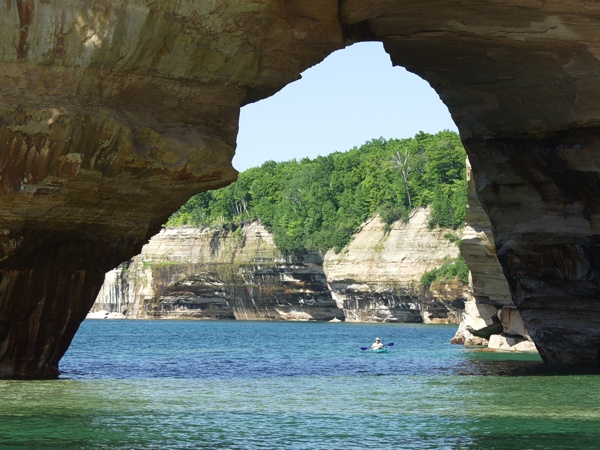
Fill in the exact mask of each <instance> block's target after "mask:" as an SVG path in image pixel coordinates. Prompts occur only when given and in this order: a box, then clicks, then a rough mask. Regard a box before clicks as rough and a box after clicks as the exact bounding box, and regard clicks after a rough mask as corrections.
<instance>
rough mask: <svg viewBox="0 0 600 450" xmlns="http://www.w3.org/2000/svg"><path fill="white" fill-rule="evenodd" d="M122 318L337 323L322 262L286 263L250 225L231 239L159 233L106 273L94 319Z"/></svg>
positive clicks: (210, 232)
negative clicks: (103, 315) (106, 314)
mask: <svg viewBox="0 0 600 450" xmlns="http://www.w3.org/2000/svg"><path fill="white" fill-rule="evenodd" d="M102 310H103V311H107V312H115V313H121V314H123V315H124V316H125V317H127V318H136V319H139V318H143V319H146V318H153V319H156V318H178V319H181V318H190V319H239V320H327V321H328V320H333V319H336V318H337V319H338V320H342V319H343V317H344V312H343V311H342V310H341V309H340V308H338V306H337V304H336V302H335V301H334V300H333V299H332V297H331V293H330V292H329V289H328V287H327V282H326V280H325V274H324V273H323V269H322V258H321V257H320V256H319V255H316V254H312V253H311V254H307V255H305V256H304V257H303V258H285V257H284V256H283V255H281V253H280V252H279V251H278V250H277V248H276V247H275V244H274V243H273V236H272V235H271V234H270V233H269V232H267V231H266V230H265V229H264V227H263V226H261V225H260V224H258V223H256V222H254V223H250V224H247V225H245V226H244V227H243V228H238V229H237V230H235V231H233V232H232V231H226V230H215V229H209V228H195V227H174V228H166V229H163V230H162V231H161V232H160V233H159V234H158V235H156V236H155V237H153V238H152V239H151V240H150V242H149V243H148V244H147V245H145V246H144V248H143V249H142V252H141V254H140V255H138V256H136V257H134V258H133V259H132V261H130V262H129V263H126V264H123V265H121V266H120V267H119V268H117V269H115V270H113V271H111V272H109V273H108V274H107V276H106V282H105V283H104V286H103V288H102V290H101V291H100V295H99V296H98V299H97V300H96V302H95V304H94V307H93V308H92V312H93V313H96V312H98V311H102Z"/></svg>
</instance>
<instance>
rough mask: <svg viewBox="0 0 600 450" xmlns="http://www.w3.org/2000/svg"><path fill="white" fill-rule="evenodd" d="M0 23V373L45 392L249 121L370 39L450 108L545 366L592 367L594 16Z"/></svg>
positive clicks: (329, 8) (106, 8) (214, 180)
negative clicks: (100, 310) (120, 279)
mask: <svg viewBox="0 0 600 450" xmlns="http://www.w3.org/2000/svg"><path fill="white" fill-rule="evenodd" d="M0 10H1V14H0V33H2V39H1V40H0V61H1V62H2V64H1V65H0V72H1V75H2V77H1V78H0V80H1V81H0V124H1V127H0V177H1V179H0V205H1V207H0V376H3V377H7V376H23V377H47V376H55V375H56V374H57V373H58V362H59V360H60V358H61V357H62V355H63V354H64V352H65V351H66V349H67V348H68V345H69V343H70V341H71V339H72V337H73V335H74V333H75V332H76V330H77V328H78V326H79V323H80V322H81V321H82V320H83V318H84V317H85V314H86V312H87V310H88V309H89V307H90V306H91V304H92V302H93V301H94V298H95V295H96V293H97V291H98V289H99V288H100V285H101V283H102V279H103V274H104V272H105V271H107V270H109V269H111V268H112V267H114V266H116V265H117V264H118V263H119V262H121V261H123V260H126V259H128V258H130V257H131V256H132V255H134V254H135V253H136V252H138V251H139V250H140V248H141V246H142V245H143V244H144V243H145V242H146V241H147V239H148V238H149V237H150V236H152V235H153V234H155V233H156V232H157V231H158V229H159V228H160V225H161V224H162V223H163V222H164V221H165V220H166V218H167V217H168V216H169V215H170V214H171V213H172V212H173V211H174V210H175V209H177V208H178V207H179V206H180V205H181V204H182V203H183V202H184V201H185V200H186V199H187V198H188V197H189V196H190V195H192V194H194V193H196V192H199V191H202V190H206V189H214V188H217V187H220V186H223V185H226V184H228V183H230V182H231V181H233V180H234V179H235V176H236V173H235V171H234V170H233V169H232V168H231V164H230V161H231V159H232V156H233V152H234V149H235V138H236V134H237V120H238V115H239V108H240V106H241V105H243V104H244V103H248V102H251V101H255V100H258V99H260V98H264V97H266V96H268V95H272V94H273V93H275V92H276V91H277V90H279V89H280V88H281V87H283V86H284V85H285V84H287V83H289V82H291V81H293V80H294V79H297V78H298V76H299V73H300V72H302V71H303V70H304V69H306V68H307V67H309V66H311V65H314V64H316V63H318V62H320V61H321V60H322V59H323V58H324V57H325V56H326V55H327V54H329V53H331V52H332V51H334V50H336V49H338V48H341V47H343V46H344V45H345V44H347V43H350V42H353V41H356V40H380V41H382V42H383V43H384V46H385V48H386V50H387V51H388V53H389V54H390V56H391V59H392V62H393V63H394V64H398V65H403V66H405V67H407V68H408V69H409V70H411V71H413V72H415V73H417V74H419V75H420V76H422V77H423V78H425V79H426V80H428V81H429V82H430V83H431V85H432V86H433V87H434V88H435V89H436V90H437V92H438V93H439V94H440V97H441V98H442V100H443V101H444V102H445V103H446V105H447V106H448V107H449V109H450V112H451V114H452V115H453V118H454V120H455V122H456V123H457V126H458V127H459V129H460V132H461V135H462V137H463V139H464V143H465V145H466V147H467V151H468V153H469V157H470V160H471V163H472V165H473V171H474V173H475V181H476V186H477V190H478V194H479V197H480V200H481V203H482V205H483V208H484V209H485V211H486V212H487V214H488V215H489V217H490V220H491V223H492V227H493V230H494V235H495V240H496V247H497V251H498V254H499V257H500V261H501V263H502V265H503V269H504V272H505V275H506V276H507V279H508V281H509V284H510V286H511V290H512V294H513V299H514V301H515V302H516V304H517V305H518V306H519V308H520V309H521V313H522V315H523V317H524V319H525V320H526V322H527V326H528V329H529V331H530V333H531V336H532V337H533V339H534V340H535V341H536V343H537V345H538V346H539V348H540V351H541V353H542V355H543V356H544V357H545V358H546V359H547V361H549V362H556V363H574V362H584V363H593V364H596V363H597V362H598V349H599V348H600V332H598V331H597V330H600V327H598V326H597V325H598V322H600V313H599V311H598V309H599V308H598V301H597V300H596V299H597V298H598V295H597V294H598V292H597V290H598V287H597V286H598V280H597V277H598V273H599V271H598V264H599V263H598V262H597V261H600V255H599V252H598V244H597V242H598V240H599V239H598V234H599V233H598V225H597V222H598V221H597V217H598V212H597V210H598V208H597V207H596V202H595V198H596V195H595V193H596V192H595V191H596V190H597V189H598V187H597V186H599V183H598V173H599V162H598V158H597V156H596V155H597V154H598V152H597V151H596V147H597V141H598V137H597V136H598V131H597V130H598V128H597V127H598V120H599V119H600V112H599V111H598V108H599V106H598V105H600V102H599V101H598V98H597V96H598V95H600V94H599V93H600V89H598V88H599V86H598V74H599V73H600V64H599V61H598V59H597V58H596V55H597V54H598V48H599V47H598V44H597V37H596V34H597V33H595V29H596V25H597V24H596V22H595V20H596V19H595V18H596V17H597V14H598V13H599V12H600V6H597V5H596V3H595V2H589V1H584V0H580V1H560V2H559V1H546V2H541V1H535V0H527V1H525V0H520V1H517V0H514V1H502V0H488V1H485V2H484V4H483V5H482V2H481V0H472V1H450V0H447V1H428V2H422V1H416V0H414V1H413V0H404V1H399V0H395V1H393V0H385V1H381V0H378V1H372V2H370V1H364V0H361V1H359V0H345V1H341V2H334V1H328V0H319V1H317V0H302V1H300V0H297V1H285V2H276V1H273V0H262V1H233V0H229V1H207V2H179V1H175V0H166V1H161V2H156V1H151V0H146V1H143V0H134V1H128V2H122V1H117V0H112V1H111V0H104V1H92V0H90V1H85V2H68V1H66V0H55V1H53V2H48V1H45V0H38V1H35V0H15V1H11V0H8V1H6V2H4V3H3V5H2V6H0Z"/></svg>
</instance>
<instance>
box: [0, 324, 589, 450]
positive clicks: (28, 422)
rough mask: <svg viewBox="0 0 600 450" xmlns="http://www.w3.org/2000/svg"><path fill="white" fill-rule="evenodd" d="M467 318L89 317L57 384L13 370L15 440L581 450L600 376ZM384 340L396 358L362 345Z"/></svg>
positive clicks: (3, 427) (8, 430)
mask: <svg viewBox="0 0 600 450" xmlns="http://www.w3.org/2000/svg"><path fill="white" fill-rule="evenodd" d="M455 330H456V326H445V325H441V326H437V325H408V324H346V323H313V322H310V323H305V322H302V323H299V322H297V323H281V322H235V321H232V322H216V321H215V322H211V321H129V320H126V321H121V320H117V321H108V320H104V321H103V320H87V321H85V322H84V323H83V324H82V326H81V329H80V331H79V333H78V334H77V336H76V338H75V340H74V342H73V344H72V346H71V348H70V350H69V351H68V353H67V355H66V356H65V357H64V359H63V361H62V363H61V370H62V375H61V377H60V379H59V380H53V381H0V399H1V400H0V402H1V403H0V405H1V408H0V448H1V449H12V448H14V449H17V448H18V449H21V448H26V449H67V448H76V449H205V448H206V449H212V448H225V449H553V448H555V449H570V448H572V449H582V448H598V446H600V378H599V376H598V375H594V374H585V373H581V372H575V371H570V372H563V373H560V374H556V373H553V372H551V371H550V370H549V369H548V368H547V367H546V366H544V365H542V364H541V363H540V360H539V357H537V356H533V355H514V354H499V353H489V352H481V351H477V350H469V349H465V348H464V347H461V346H453V345H450V344H449V341H450V339H451V338H452V336H453V335H454V332H455ZM376 336H379V337H381V338H382V340H383V341H384V342H387V343H389V342H393V343H394V344H395V345H394V346H393V347H389V348H390V351H389V352H388V353H385V354H372V353H370V352H363V351H361V350H360V347H361V346H368V345H370V343H371V342H372V341H373V339H374V338H375V337H376Z"/></svg>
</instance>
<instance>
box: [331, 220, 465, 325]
mask: <svg viewBox="0 0 600 450" xmlns="http://www.w3.org/2000/svg"><path fill="white" fill-rule="evenodd" d="M428 222H429V211H428V209H427V208H418V209H416V210H415V211H414V212H413V214H412V215H411V217H410V220H409V221H408V223H403V222H402V221H397V222H394V223H393V224H392V226H391V227H390V229H389V230H387V229H386V226H385V224H384V223H383V222H382V221H381V219H379V217H374V218H372V219H370V220H369V221H367V222H366V223H365V224H363V226H362V227H361V229H360V231H359V232H358V233H357V234H356V235H355V236H354V238H353V239H352V241H351V242H350V244H348V245H347V246H346V247H345V248H344V249H342V251H340V253H338V254H336V253H335V252H333V251H331V250H330V251H329V252H327V254H326V255H325V262H324V269H325V274H326V275H327V282H328V283H329V286H330V287H331V291H332V294H333V297H334V298H335V299H336V301H337V302H338V305H340V307H342V308H343V309H344V312H345V313H346V320H347V321H351V322H384V321H387V322H395V321H397V322H425V323H432V322H433V323H458V322H460V320H461V318H462V311H463V309H464V301H465V299H466V295H467V290H466V286H464V285H462V284H460V283H458V284H456V285H454V284H444V285H440V284H433V285H432V289H429V290H424V289H423V288H422V286H421V277H422V276H423V274H424V273H425V272H428V271H430V270H432V269H436V268H439V267H441V266H442V265H443V264H444V263H445V262H446V261H448V260H452V259H454V258H456V257H457V256H458V255H459V249H458V246H457V245H456V244H455V243H453V242H452V240H451V239H448V238H447V237H444V235H445V234H448V233H450V234H452V233H453V231H452V230H440V229H430V228H429V226H428ZM459 233H460V232H459Z"/></svg>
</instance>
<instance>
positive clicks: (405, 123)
mask: <svg viewBox="0 0 600 450" xmlns="http://www.w3.org/2000/svg"><path fill="white" fill-rule="evenodd" d="M441 130H453V131H457V130H458V129H457V128H456V125H455V124H454V122H453V121H452V118H451V117H450V113H449V112H448V109H447V108H446V106H445V105H444V104H443V103H442V101H441V100H440V98H439V96H438V95H437V93H436V92H435V91H434V90H433V89H432V88H431V86H429V83H427V82H426V81H424V80H422V79H421V78H419V77H418V76H417V75H414V74H412V73H410V72H408V71H407V70H405V69H404V68H401V67H393V66H392V63H391V61H390V58H389V55H388V54H387V53H385V51H384V50H383V45H382V44H381V43H375V42H370V43H360V44H354V45H352V46H350V47H347V48H345V49H343V50H339V51H337V52H335V53H333V54H331V55H329V56H328V57H327V58H326V59H325V60H324V61H323V62H321V63H320V64H318V65H316V66H314V67H311V68H309V69H307V70H306V71H305V72H303V73H302V78H301V79H300V80H298V81H295V82H294V83H291V84H289V85H287V86H286V87H285V88H283V89H282V90H281V91H279V92H278V93H276V94H275V95H274V96H272V97H269V98H267V99H265V100H261V101H260V102H256V103H252V104H250V105H247V106H244V107H243V108H242V111H241V116H240V130H239V133H238V139H237V149H236V155H235V157H234V159H233V166H234V167H235V168H236V169H237V170H238V171H240V172H242V171H244V170H246V169H248V168H250V167H256V166H260V165H262V163H264V162H265V161H269V160H274V161H277V162H279V161H289V160H291V159H298V160H299V159H302V158H305V157H308V158H311V159H313V158H316V157H317V156H319V155H327V154H329V153H333V152H335V151H347V150H350V149H352V148H353V147H360V146H361V145H362V144H364V143H365V142H367V141H370V140H371V139H376V138H380V137H383V138H385V139H392V138H398V139H403V138H410V137H413V136H414V135H415V134H417V133H418V132H419V131H425V132H427V133H431V134H435V133H437V132H438V131H441Z"/></svg>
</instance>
